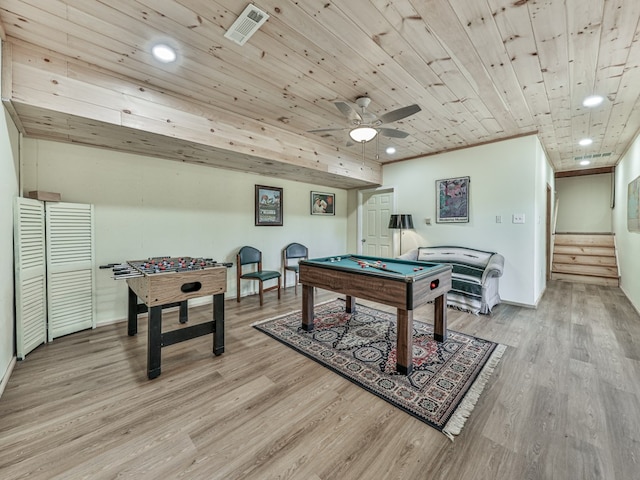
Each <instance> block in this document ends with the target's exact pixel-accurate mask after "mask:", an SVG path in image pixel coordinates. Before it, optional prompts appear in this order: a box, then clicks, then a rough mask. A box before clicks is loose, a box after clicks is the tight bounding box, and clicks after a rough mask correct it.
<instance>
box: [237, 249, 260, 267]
mask: <svg viewBox="0 0 640 480" xmlns="http://www.w3.org/2000/svg"><path fill="white" fill-rule="evenodd" d="M238 262H239V264H240V265H248V264H250V263H260V262H262V252H261V251H260V250H258V249H257V248H253V247H249V246H244V247H242V248H241V249H240V251H239V252H238Z"/></svg>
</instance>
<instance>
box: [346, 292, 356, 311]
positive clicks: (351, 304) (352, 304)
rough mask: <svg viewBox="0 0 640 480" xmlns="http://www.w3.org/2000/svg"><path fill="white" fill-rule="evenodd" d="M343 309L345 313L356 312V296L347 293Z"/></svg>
mask: <svg viewBox="0 0 640 480" xmlns="http://www.w3.org/2000/svg"><path fill="white" fill-rule="evenodd" d="M344 311H345V312H347V313H356V297H352V296H351V295H347V301H346V305H345V307H344Z"/></svg>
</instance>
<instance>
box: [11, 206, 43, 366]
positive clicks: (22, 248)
mask: <svg viewBox="0 0 640 480" xmlns="http://www.w3.org/2000/svg"><path fill="white" fill-rule="evenodd" d="M13 224H14V247H13V248H14V259H15V285H16V287H15V288H16V292H15V293H16V353H17V357H18V359H20V360H24V358H25V356H26V355H27V354H28V353H29V352H31V351H32V350H33V349H34V348H36V347H37V346H38V345H41V344H43V343H46V341H47V289H46V256H45V255H46V253H45V252H46V251H45V234H44V224H45V220H44V203H43V202H40V201H38V200H32V199H29V198H21V197H17V198H16V201H15V208H14V222H13Z"/></svg>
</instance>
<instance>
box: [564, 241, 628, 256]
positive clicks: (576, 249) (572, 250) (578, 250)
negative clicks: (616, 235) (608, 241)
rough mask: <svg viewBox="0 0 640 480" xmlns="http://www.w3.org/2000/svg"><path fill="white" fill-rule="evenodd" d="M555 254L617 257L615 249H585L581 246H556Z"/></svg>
mask: <svg viewBox="0 0 640 480" xmlns="http://www.w3.org/2000/svg"><path fill="white" fill-rule="evenodd" d="M553 251H554V253H562V254H567V255H597V256H608V257H615V256H616V254H615V248H613V247H585V246H579V245H558V244H557V243H556V244H554V249H553Z"/></svg>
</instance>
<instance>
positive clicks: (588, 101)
mask: <svg viewBox="0 0 640 480" xmlns="http://www.w3.org/2000/svg"><path fill="white" fill-rule="evenodd" d="M603 100H604V98H602V97H601V96H600V95H590V96H588V97H587V98H585V99H584V100H583V101H582V105H584V106H585V107H597V106H598V105H600V104H601V103H602V101H603Z"/></svg>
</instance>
